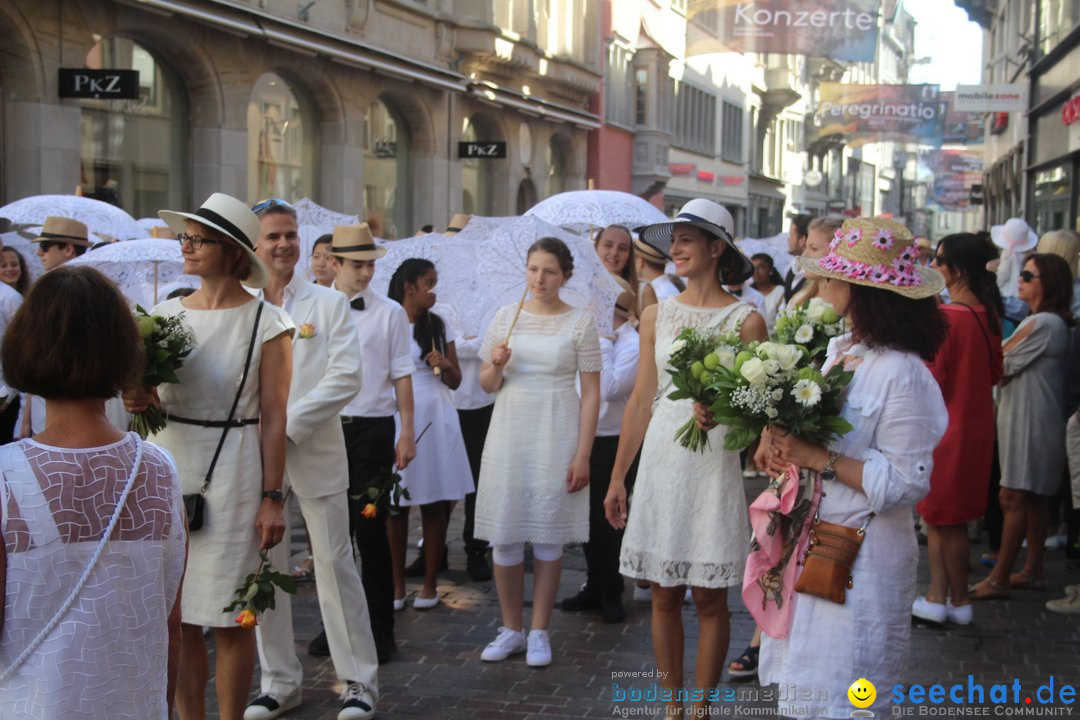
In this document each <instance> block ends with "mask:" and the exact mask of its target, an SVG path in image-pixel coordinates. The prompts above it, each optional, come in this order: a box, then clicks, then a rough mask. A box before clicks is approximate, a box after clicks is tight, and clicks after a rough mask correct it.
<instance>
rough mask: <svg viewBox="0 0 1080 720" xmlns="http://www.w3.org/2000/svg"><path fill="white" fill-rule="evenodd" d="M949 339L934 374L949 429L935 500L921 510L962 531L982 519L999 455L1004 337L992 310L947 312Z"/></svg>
mask: <svg viewBox="0 0 1080 720" xmlns="http://www.w3.org/2000/svg"><path fill="white" fill-rule="evenodd" d="M942 310H943V311H944V313H945V319H946V321H947V322H948V324H949V334H948V336H947V337H946V338H945V342H943V343H942V344H941V348H940V349H939V350H938V353H937V356H936V357H934V360H933V362H931V363H930V372H932V373H933V374H934V378H935V379H936V380H937V381H938V385H940V386H941V394H942V396H943V397H944V398H945V407H946V408H947V409H948V411H949V427H948V429H947V430H946V431H945V437H943V438H942V439H941V443H940V444H939V445H938V446H937V449H936V450H935V451H934V471H933V474H932V475H931V476H930V494H929V495H927V496H926V497H925V498H924V499H923V501H922V502H920V503H919V504H918V505H917V506H916V508H917V509H918V511H919V514H920V515H922V516H923V518H924V519H925V520H926V522H928V523H930V524H931V525H959V524H961V523H966V522H968V521H969V520H974V519H975V518H978V517H981V516H982V514H983V512H984V511H985V510H986V491H987V486H988V484H989V482H990V468H991V465H992V464H993V459H994V456H993V453H994V402H993V396H992V394H991V391H992V389H993V387H994V385H996V384H997V382H998V380H1000V379H1001V372H1002V369H1001V364H1002V359H1001V336H1000V335H999V334H998V333H997V332H995V331H994V330H993V329H991V328H990V324H989V318H987V316H986V310H984V309H983V308H982V307H981V306H978V307H974V308H969V307H967V306H964V305H960V304H956V303H954V304H951V305H945V306H943V307H942Z"/></svg>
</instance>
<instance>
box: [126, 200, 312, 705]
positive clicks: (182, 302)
mask: <svg viewBox="0 0 1080 720" xmlns="http://www.w3.org/2000/svg"><path fill="white" fill-rule="evenodd" d="M159 215H161V218H162V219H163V220H164V221H165V222H166V223H168V224H169V227H170V228H171V229H172V230H173V232H175V233H176V234H177V236H178V238H179V240H180V246H181V249H182V250H183V253H184V272H185V273H186V274H189V275H198V276H199V277H200V278H201V280H202V283H201V285H200V287H199V289H198V290H196V291H195V292H194V293H192V294H191V295H189V296H187V297H185V298H175V299H172V300H166V301H165V302H163V303H160V304H159V305H158V306H157V307H155V308H154V310H153V313H154V314H157V315H165V316H171V315H179V314H183V316H184V322H185V323H186V324H187V325H188V326H189V327H190V328H191V329H192V331H193V332H194V334H195V347H194V349H193V350H192V351H191V354H190V355H189V356H188V357H187V359H186V360H185V361H184V365H183V367H181V368H180V370H179V372H178V373H177V375H179V377H180V382H179V383H178V384H168V385H162V386H161V387H160V388H159V392H160V404H161V407H162V409H163V410H164V412H165V414H166V417H167V418H168V425H167V426H166V427H165V429H164V430H162V431H161V432H159V433H157V434H156V435H154V436H153V439H154V441H155V442H157V443H160V444H161V445H162V446H163V447H164V448H165V449H167V450H169V451H170V452H171V453H172V454H173V457H174V458H176V465H177V468H178V469H179V471H180V485H181V487H182V488H183V491H184V493H185V494H195V493H201V494H202V495H203V497H204V500H205V508H206V509H205V517H204V520H203V525H202V527H201V529H199V530H196V531H192V533H191V537H190V545H189V551H188V567H187V575H186V579H187V582H186V583H185V584H184V593H183V597H182V609H183V618H184V644H183V651H182V654H181V661H180V679H179V684H178V686H177V690H178V693H177V703H176V704H177V708H178V710H179V711H180V717H181V718H185V719H186V718H202V717H203V716H204V715H205V704H206V697H205V695H206V685H207V682H208V680H209V674H210V668H209V660H208V655H207V648H206V641H205V639H204V638H203V633H202V626H208V627H210V628H211V629H212V630H213V633H214V650H215V655H216V659H217V660H216V668H215V685H216V687H217V697H218V707H219V708H220V710H219V712H220V714H221V718H222V720H226V719H228V720H240V718H241V717H242V716H243V713H244V707H245V706H246V705H247V699H248V689H249V688H250V687H251V676H252V672H253V671H254V667H255V629H254V628H242V627H237V626H236V623H235V621H234V618H233V616H232V614H230V613H226V612H224V610H223V608H224V607H225V606H226V605H228V604H229V602H230V601H231V600H232V599H233V592H234V591H235V590H236V588H237V587H239V586H240V584H241V583H242V582H243V580H244V578H245V577H246V576H247V575H248V574H249V573H252V572H254V571H255V569H256V567H257V566H258V563H259V556H258V553H259V550H260V549H264V550H265V549H268V548H271V547H273V546H274V545H276V544H277V543H278V542H280V541H281V538H282V536H283V535H284V532H285V520H284V515H283V513H282V505H283V498H282V494H281V487H282V480H283V476H284V470H285V445H286V436H285V408H286V403H287V401H288V395H289V381H290V379H291V376H292V372H291V363H292V346H291V344H290V338H291V337H292V333H293V323H292V320H291V319H290V318H289V315H288V314H287V313H286V312H285V311H284V310H282V309H281V308H278V307H276V306H275V305H272V304H271V303H263V302H261V301H260V300H257V299H255V298H254V297H252V295H251V293H249V292H248V291H247V290H245V289H244V287H243V285H241V281H243V282H244V283H245V284H247V285H248V286H250V287H263V286H265V285H266V282H267V279H268V272H267V270H266V266H265V265H263V262H262V261H261V260H260V259H259V258H258V257H256V255H255V251H254V249H253V242H252V241H253V239H254V238H258V236H259V220H258V218H257V217H255V214H254V213H253V212H251V210H250V209H248V207H247V206H246V205H244V204H243V203H242V202H240V201H239V200H237V199H235V198H233V197H230V196H228V195H224V194H222V193H215V194H214V195H211V196H210V198H209V199H208V200H207V201H206V202H205V203H204V204H203V206H202V207H200V208H199V209H198V210H196V211H195V212H194V213H182V212H173V211H169V210H162V211H161V212H160V213H159ZM260 307H261V314H260V312H259V309H260ZM256 321H258V323H257V324H256ZM253 331H254V333H255V334H254V338H255V341H254V343H252V337H253ZM249 348H251V362H250V364H249V365H248V366H247V367H248V369H249V370H250V372H248V373H247V377H246V379H245V380H244V381H243V392H242V394H241V395H240V399H239V404H237V405H236V412H235V414H234V415H233V418H232V420H231V421H230V420H229V411H230V410H231V409H232V407H233V403H234V401H235V400H236V397H237V390H238V389H239V388H240V384H241V378H242V377H243V375H244V370H245V361H246V359H247V356H248V352H249ZM125 401H126V404H127V406H128V410H129V411H131V412H139V411H141V410H143V409H145V407H146V403H147V402H148V394H147V393H125ZM223 437H224V443H223V444H221V451H220V455H219V456H218V458H217V463H216V464H215V465H214V468H213V473H212V474H211V475H210V477H209V484H208V485H207V484H206V480H207V473H208V470H209V469H210V463H211V459H212V458H213V457H214V454H215V450H216V449H217V448H218V446H219V443H220V442H221V440H222V438H223ZM279 569H280V568H279Z"/></svg>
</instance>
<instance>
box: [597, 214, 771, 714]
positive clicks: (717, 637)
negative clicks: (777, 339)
mask: <svg viewBox="0 0 1080 720" xmlns="http://www.w3.org/2000/svg"><path fill="white" fill-rule="evenodd" d="M733 226H734V222H733V221H732V218H731V215H730V213H728V211H727V210H725V209H724V208H723V207H721V206H720V205H717V204H716V203H714V202H711V201H709V200H691V201H690V202H689V203H687V204H686V205H685V206H684V207H683V209H682V210H681V211H680V213H679V215H678V216H677V217H676V218H675V220H674V222H670V223H661V224H659V225H652V226H649V227H647V228H644V229H643V230H642V231H641V235H640V237H641V240H642V241H643V242H647V243H648V244H649V245H650V247H652V248H653V252H656V253H659V254H662V255H664V256H670V257H671V258H672V259H673V260H674V261H675V269H676V272H677V273H678V274H679V277H681V278H684V279H685V280H686V281H687V283H686V290H685V291H683V292H682V293H681V294H679V295H678V296H677V297H674V298H671V299H669V300H662V301H661V302H660V303H659V304H658V305H657V306H650V307H648V308H646V309H645V311H644V313H643V314H642V317H641V325H640V326H639V332H640V333H641V354H640V358H641V359H640V362H639V364H638V376H637V382H636V383H635V385H634V392H633V393H632V394H631V396H630V401H629V403H628V404H627V407H626V410H625V412H624V414H623V424H622V433H621V435H620V438H619V450H618V453H617V455H616V458H615V468H614V470H613V471H612V474H611V485H610V487H609V488H608V493H607V497H606V498H605V499H604V509H605V511H606V515H607V519H608V522H610V523H611V525H612V526H613V527H615V528H616V529H619V528H623V527H625V528H626V534H625V536H624V537H623V545H622V554H621V556H620V570H621V572H622V574H623V575H626V576H628V577H633V578H638V579H642V580H648V581H649V582H650V583H651V584H652V639H653V651H654V652H655V654H656V666H657V669H658V670H660V671H661V672H662V673H664V674H665V675H664V677H665V679H664V680H662V681H661V682H662V684H663V685H664V687H665V688H668V689H670V690H671V691H672V693H673V696H672V699H671V701H670V702H669V703H668V715H669V716H672V717H678V716H679V715H680V714H681V712H682V701H683V700H685V699H688V698H686V697H681V696H679V695H678V691H679V689H681V688H682V687H683V622H682V606H683V597H684V596H685V593H686V587H687V586H690V588H691V592H692V594H693V597H694V605H695V607H696V609H697V614H698V619H699V621H700V636H699V640H698V652H697V666H696V669H695V672H694V677H695V683H696V685H697V687H698V688H699V689H702V690H703V691H705V692H707V691H708V689H709V688H712V687H714V686H715V685H716V683H717V682H718V681H719V679H720V673H721V670H722V669H723V661H724V657H725V654H726V653H727V645H728V638H729V630H730V624H729V617H728V607H727V588H728V587H730V586H732V585H739V584H741V583H742V574H743V564H744V562H745V560H746V551H747V548H748V547H749V532H750V529H749V528H750V526H749V522H748V519H747V506H746V498H745V496H744V493H743V481H742V467H741V465H740V463H739V453H737V452H727V451H725V450H724V432H723V429H722V428H721V429H718V430H714V431H712V432H710V434H709V447H708V448H707V449H706V450H705V451H704V452H703V453H697V452H694V451H692V450H687V449H686V448H683V447H681V446H679V445H678V444H677V443H676V442H675V431H676V429H677V428H678V427H679V426H680V425H682V424H683V423H685V422H686V421H687V420H688V419H689V418H690V417H691V416H692V415H693V413H694V407H693V403H691V402H690V401H689V400H678V401H675V400H669V399H668V397H667V396H668V394H669V393H670V392H671V390H672V389H673V388H672V387H671V376H670V374H668V373H667V372H665V368H666V367H667V362H668V358H669V357H670V348H671V343H672V342H673V341H674V340H675V337H676V336H677V335H678V334H679V333H680V332H681V331H682V330H683V329H684V328H688V327H692V328H695V329H696V330H698V331H700V332H702V333H705V334H721V333H723V334H726V333H738V334H739V335H740V336H741V337H742V339H743V340H745V341H747V342H750V341H753V340H766V339H767V338H768V335H767V334H766V332H765V320H764V319H763V318H762V317H761V315H759V314H757V313H756V312H754V311H753V309H752V308H751V307H750V306H749V305H747V304H746V303H742V302H739V300H738V299H737V298H735V297H734V296H733V295H731V294H730V293H728V292H726V291H725V290H724V288H723V287H722V285H723V284H731V285H736V284H738V283H741V282H744V281H745V280H746V279H747V278H749V277H750V275H751V274H752V273H753V265H751V263H750V261H749V260H748V259H747V258H746V257H745V256H744V255H743V254H742V253H741V252H739V250H738V248H736V247H735V243H734V241H733V240H732V237H731V228H732V227H733ZM643 440H644V446H642V441H643ZM639 447H640V448H641V460H640V464H639V466H638V472H637V480H636V481H635V483H636V484H635V486H634V502H633V505H632V506H631V508H630V516H629V521H628V520H627V512H626V484H625V479H626V473H627V471H628V469H629V468H630V464H631V463H632V462H633V460H634V456H635V455H636V454H637V451H638V448H639ZM676 697H678V699H677V700H676V699H675V698H676ZM699 700H700V699H699ZM702 704H703V703H702V702H695V705H702Z"/></svg>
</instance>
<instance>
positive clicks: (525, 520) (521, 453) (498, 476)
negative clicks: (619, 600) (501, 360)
mask: <svg viewBox="0 0 1080 720" xmlns="http://www.w3.org/2000/svg"><path fill="white" fill-rule="evenodd" d="M516 309H517V306H516V305H508V306H506V307H504V308H501V309H500V310H499V311H498V312H497V313H496V314H495V317H494V319H492V321H491V325H490V326H489V327H488V331H487V333H486V335H485V336H484V344H483V346H482V347H481V349H480V359H481V360H482V361H483V362H491V351H492V349H493V348H494V347H495V346H496V345H498V344H500V343H501V342H503V340H505V339H506V333H507V332H508V331H509V329H510V324H511V321H512V320H513V317H514V311H515V310H516ZM510 350H511V357H510V362H508V363H507V364H506V367H505V369H504V372H503V379H504V382H503V386H502V388H501V389H500V390H499V392H498V394H497V395H496V398H495V409H494V411H493V413H492V416H491V429H490V430H488V435H487V440H486V441H485V443H484V455H483V459H482V460H481V463H480V482H479V490H478V491H477V493H476V529H475V531H474V532H475V535H476V537H478V538H482V539H484V540H489V541H490V542H491V543H493V544H495V545H505V544H510V543H520V542H533V543H543V544H553V545H562V544H565V543H572V542H584V541H586V540H588V539H589V493H588V491H587V490H582V491H580V492H576V493H568V492H567V491H566V472H567V470H568V469H569V468H570V462H571V461H572V460H573V459H574V453H575V452H576V451H577V442H578V427H579V420H580V413H581V401H580V399H579V398H578V394H577V389H576V388H575V385H574V381H575V380H576V379H577V374H578V373H579V372H600V367H601V362H600V341H599V339H598V338H597V334H596V325H595V323H594V322H593V318H592V315H590V314H589V313H588V312H586V311H584V310H578V309H574V310H570V311H568V312H565V313H562V314H560V315H534V314H532V313H530V312H528V311H525V310H522V311H521V317H520V318H519V319H518V323H517V326H516V327H515V328H514V334H513V336H511V338H510Z"/></svg>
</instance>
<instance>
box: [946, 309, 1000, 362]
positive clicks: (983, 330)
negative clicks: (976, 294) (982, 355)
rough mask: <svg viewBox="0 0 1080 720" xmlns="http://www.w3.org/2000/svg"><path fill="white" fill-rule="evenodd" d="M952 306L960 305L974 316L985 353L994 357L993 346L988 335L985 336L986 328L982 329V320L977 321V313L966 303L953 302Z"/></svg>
mask: <svg viewBox="0 0 1080 720" xmlns="http://www.w3.org/2000/svg"><path fill="white" fill-rule="evenodd" d="M952 304H953V305H960V306H962V307H966V308H967V309H968V310H970V311H971V314H972V315H974V316H975V324H976V325H978V326H979V331H980V332H981V333H982V336H983V340H985V341H986V350H987V352H989V353H990V356H991V357H993V355H994V346H993V345H992V344H991V343H990V335H989V334H987V332H986V328H984V327H983V324H982V320H980V319H979V313H977V312H975V308H973V307H971V306H970V305H968V304H967V303H962V302H955V301H954V302H953V303H952Z"/></svg>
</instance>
